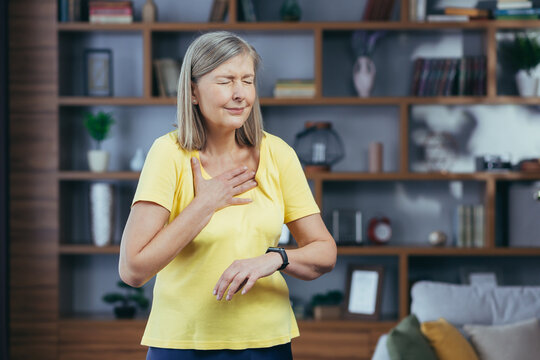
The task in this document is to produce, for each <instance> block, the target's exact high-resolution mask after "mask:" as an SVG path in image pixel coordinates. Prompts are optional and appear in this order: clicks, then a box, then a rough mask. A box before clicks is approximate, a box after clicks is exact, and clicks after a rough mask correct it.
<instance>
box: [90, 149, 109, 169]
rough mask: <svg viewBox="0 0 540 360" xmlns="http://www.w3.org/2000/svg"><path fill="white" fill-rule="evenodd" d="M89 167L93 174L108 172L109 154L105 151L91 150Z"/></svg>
mask: <svg viewBox="0 0 540 360" xmlns="http://www.w3.org/2000/svg"><path fill="white" fill-rule="evenodd" d="M88 167H89V168H90V171H93V172H104V171H107V168H108V167H109V153H108V152H107V151H105V150H89V151H88Z"/></svg>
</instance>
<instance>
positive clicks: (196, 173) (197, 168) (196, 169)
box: [191, 157, 203, 183]
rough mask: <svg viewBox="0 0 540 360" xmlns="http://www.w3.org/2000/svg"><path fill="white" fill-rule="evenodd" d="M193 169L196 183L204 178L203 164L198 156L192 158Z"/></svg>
mask: <svg viewBox="0 0 540 360" xmlns="http://www.w3.org/2000/svg"><path fill="white" fill-rule="evenodd" d="M191 170H192V172H193V177H194V178H195V182H196V183H197V182H199V181H201V180H203V177H202V173H201V165H200V163H199V160H198V159H197V158H196V157H192V158H191Z"/></svg>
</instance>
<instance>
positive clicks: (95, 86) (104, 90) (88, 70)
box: [84, 49, 113, 96]
mask: <svg viewBox="0 0 540 360" xmlns="http://www.w3.org/2000/svg"><path fill="white" fill-rule="evenodd" d="M84 94H85V95H86V96H113V76H112V51H111V50H110V49H85V50H84Z"/></svg>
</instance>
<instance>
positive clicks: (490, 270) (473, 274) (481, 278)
mask: <svg viewBox="0 0 540 360" xmlns="http://www.w3.org/2000/svg"><path fill="white" fill-rule="evenodd" d="M459 275H460V280H461V283H462V284H467V285H474V286H489V287H495V286H497V285H499V283H500V282H501V280H502V272H501V270H500V269H497V268H495V267H490V266H462V267H460V268H459Z"/></svg>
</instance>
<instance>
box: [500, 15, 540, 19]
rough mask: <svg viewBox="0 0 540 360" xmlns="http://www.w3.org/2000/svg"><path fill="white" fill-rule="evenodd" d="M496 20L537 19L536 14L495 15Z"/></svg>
mask: <svg viewBox="0 0 540 360" xmlns="http://www.w3.org/2000/svg"><path fill="white" fill-rule="evenodd" d="M495 19H497V20H535V19H538V15H497V16H495Z"/></svg>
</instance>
